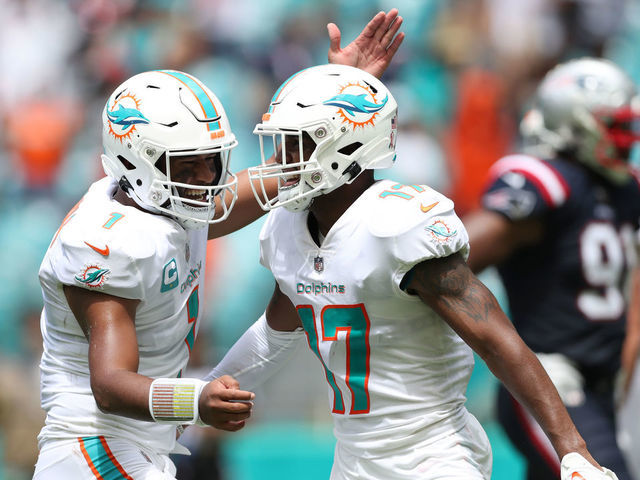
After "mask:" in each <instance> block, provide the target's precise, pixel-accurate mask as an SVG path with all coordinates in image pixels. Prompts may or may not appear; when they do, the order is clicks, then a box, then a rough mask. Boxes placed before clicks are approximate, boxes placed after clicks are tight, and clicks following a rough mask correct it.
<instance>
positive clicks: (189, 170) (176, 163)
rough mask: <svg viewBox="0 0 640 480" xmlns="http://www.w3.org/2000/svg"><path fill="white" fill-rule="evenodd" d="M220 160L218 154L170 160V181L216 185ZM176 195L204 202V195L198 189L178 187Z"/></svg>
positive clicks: (220, 164) (219, 171) (219, 170)
mask: <svg viewBox="0 0 640 480" xmlns="http://www.w3.org/2000/svg"><path fill="white" fill-rule="evenodd" d="M221 170H222V159H221V156H220V153H211V154H207V155H188V156H184V157H172V158H171V181H173V182H177V183H189V184H191V185H198V186H203V187H206V186H212V185H216V184H217V182H218V181H219V179H220V174H221ZM178 193H179V194H180V196H181V197H183V198H188V199H190V200H200V201H206V200H207V198H206V196H207V195H206V193H205V192H203V191H202V190H200V189H188V188H183V187H178Z"/></svg>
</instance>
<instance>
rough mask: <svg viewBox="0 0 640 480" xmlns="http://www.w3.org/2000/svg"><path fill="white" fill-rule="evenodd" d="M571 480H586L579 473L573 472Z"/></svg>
mask: <svg viewBox="0 0 640 480" xmlns="http://www.w3.org/2000/svg"><path fill="white" fill-rule="evenodd" d="M571 480H584V477H583V476H582V475H580V474H579V473H578V472H573V473H572V474H571Z"/></svg>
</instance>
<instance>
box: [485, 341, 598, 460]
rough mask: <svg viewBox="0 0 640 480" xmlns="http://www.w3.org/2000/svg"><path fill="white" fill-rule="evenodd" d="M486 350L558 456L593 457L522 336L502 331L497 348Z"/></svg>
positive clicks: (493, 366) (489, 362)
mask: <svg viewBox="0 0 640 480" xmlns="http://www.w3.org/2000/svg"><path fill="white" fill-rule="evenodd" d="M485 352H487V353H485V354H484V355H483V356H482V357H483V360H484V361H485V363H486V364H487V366H488V367H489V369H490V370H491V371H492V372H493V374H494V375H495V376H496V377H497V378H498V379H500V381H502V383H503V384H504V385H505V386H506V387H507V389H508V390H509V391H510V392H511V394H512V395H513V396H514V397H515V398H516V399H517V400H518V401H519V402H520V403H521V404H522V405H524V406H525V408H527V410H528V411H529V412H530V413H531V415H532V416H533V417H534V418H535V419H536V421H537V422H538V423H539V424H540V426H541V427H542V429H543V430H544V431H545V433H546V434H547V436H548V437H549V440H550V441H551V443H552V445H553V447H554V448H555V450H556V453H557V454H558V457H559V458H562V457H563V456H564V455H565V454H567V453H569V452H578V453H580V454H581V455H583V456H584V457H585V458H590V455H589V453H588V452H587V449H586V444H585V442H584V440H583V439H582V437H581V436H580V434H579V433H578V431H577V430H576V428H575V426H574V424H573V422H572V421H571V418H570V417H569V414H568V412H567V410H566V408H565V407H564V405H563V403H562V401H561V400H560V396H559V395H558V392H557V390H556V388H555V387H554V385H553V383H552V382H551V379H550V378H549V376H548V375H547V373H546V372H545V370H544V368H543V367H542V365H541V364H540V362H539V361H538V359H537V357H536V356H535V354H534V353H533V352H532V351H531V350H530V349H529V348H528V347H527V346H526V345H525V344H524V342H523V341H522V340H521V339H520V337H519V336H517V334H515V333H513V335H511V336H510V338H508V337H507V338H505V336H504V335H502V337H501V340H500V341H499V342H497V344H496V345H495V348H488V349H487V350H486V351H485Z"/></svg>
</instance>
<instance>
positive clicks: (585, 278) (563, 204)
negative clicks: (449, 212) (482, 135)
mask: <svg viewBox="0 0 640 480" xmlns="http://www.w3.org/2000/svg"><path fill="white" fill-rule="evenodd" d="M490 178H491V180H490V184H489V187H488V188H487V190H486V192H485V194H484V196H483V199H482V202H483V206H484V207H485V208H486V209H488V210H492V211H495V212H498V213H501V214H502V215H504V216H506V217H507V218H508V219H509V220H511V221H520V220H526V219H539V220H540V221H541V222H542V223H543V225H544V233H543V238H542V240H541V241H540V242H538V243H537V244H536V245H533V246H528V247H525V248H521V249H519V250H518V251H517V252H515V254H513V255H511V257H510V258H509V259H508V260H507V261H505V262H503V263H502V264H501V265H499V266H498V270H499V272H500V275H501V277H502V280H503V282H504V285H505V289H506V292H507V296H508V300H509V308H510V312H511V318H512V321H513V323H514V325H515V327H516V328H517V330H518V332H519V333H520V335H521V336H522V338H523V339H524V341H525V342H526V343H527V345H529V347H530V348H531V349H532V350H533V351H534V352H544V353H552V352H558V353H562V354H564V355H566V356H567V357H569V358H571V359H572V360H574V361H576V362H577V363H578V365H580V366H582V367H584V368H589V369H595V370H597V371H600V372H602V373H605V374H606V373H613V372H614V371H616V370H617V369H618V368H619V366H620V352H621V348H622V342H623V339H624V333H625V325H626V301H625V294H626V290H625V288H626V280H627V277H628V275H627V274H628V272H629V269H630V268H631V267H632V266H633V265H635V263H636V261H637V258H636V249H635V246H636V245H637V241H638V236H637V230H638V221H639V217H640V185H639V184H638V182H637V180H636V178H632V179H630V180H629V181H628V182H627V183H626V184H624V185H622V186H619V185H618V186H614V185H612V184H610V183H608V182H606V181H605V180H603V179H601V178H600V177H598V176H596V175H595V174H593V173H592V172H590V171H589V170H587V169H585V168H584V167H582V166H581V165H577V164H575V163H573V162H570V161H567V160H563V159H554V160H548V161H543V160H539V159H537V158H533V157H529V156H526V155H510V156H507V157H504V158H502V159H501V160H499V161H498V162H497V163H496V164H495V165H494V166H493V167H492V168H491V171H490ZM471 247H472V248H473V245H472V246H471Z"/></svg>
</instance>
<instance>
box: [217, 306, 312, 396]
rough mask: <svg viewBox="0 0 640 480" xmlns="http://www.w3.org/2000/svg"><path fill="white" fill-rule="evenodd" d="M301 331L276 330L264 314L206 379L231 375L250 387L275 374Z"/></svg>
mask: <svg viewBox="0 0 640 480" xmlns="http://www.w3.org/2000/svg"><path fill="white" fill-rule="evenodd" d="M303 336H304V333H303V332H301V331H292V332H278V331H276V330H274V329H273V328H271V327H270V326H269V325H267V322H266V317H265V315H263V316H262V317H260V319H258V320H257V321H256V322H255V323H254V324H253V325H252V326H251V327H250V328H249V329H248V330H247V331H246V332H245V333H244V334H243V335H242V337H240V339H238V341H237V342H236V343H235V344H234V345H233V346H232V347H231V349H229V351H228V352H227V354H226V355H225V356H224V358H223V359H222V360H221V361H220V363H219V364H218V365H216V367H214V369H213V370H211V371H210V372H209V374H208V375H207V376H206V377H205V380H206V381H210V380H213V379H214V378H218V377H220V376H222V375H231V376H233V377H234V378H236V380H238V382H239V384H240V386H241V387H242V388H244V389H253V388H255V387H257V386H259V385H260V384H262V383H264V382H265V381H266V380H267V379H268V378H269V377H271V376H272V375H273V374H275V373H276V372H277V371H278V370H279V369H280V368H281V367H282V365H284V363H285V362H286V361H287V360H288V359H289V358H290V357H291V356H292V355H293V353H294V352H295V350H296V348H297V347H298V345H299V344H300V340H301V339H302V338H303Z"/></svg>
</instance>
